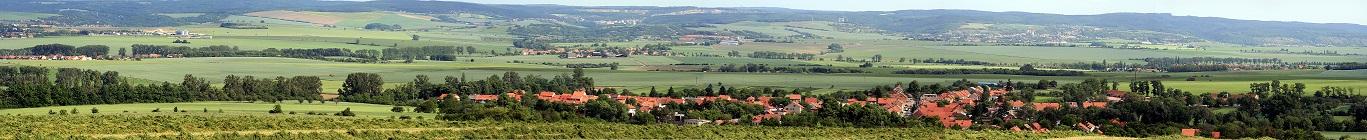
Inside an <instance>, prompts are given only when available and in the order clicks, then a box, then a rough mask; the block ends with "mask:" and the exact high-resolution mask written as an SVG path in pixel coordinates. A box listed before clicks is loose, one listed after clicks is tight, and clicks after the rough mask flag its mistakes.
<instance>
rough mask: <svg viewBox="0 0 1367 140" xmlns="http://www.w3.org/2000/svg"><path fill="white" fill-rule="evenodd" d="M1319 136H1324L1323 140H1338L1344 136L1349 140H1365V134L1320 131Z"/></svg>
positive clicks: (1366, 135) (1366, 137) (1366, 136)
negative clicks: (1326, 139)
mask: <svg viewBox="0 0 1367 140" xmlns="http://www.w3.org/2000/svg"><path fill="white" fill-rule="evenodd" d="M1320 135H1324V138H1328V139H1338V138H1341V137H1345V136H1346V137H1350V139H1367V132H1332V131H1320Z"/></svg>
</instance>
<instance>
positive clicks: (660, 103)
mask: <svg viewBox="0 0 1367 140" xmlns="http://www.w3.org/2000/svg"><path fill="white" fill-rule="evenodd" d="M505 94H507V96H508V98H510V99H512V100H522V97H523V95H524V94H530V93H526V92H525V91H521V90H518V91H513V92H511V93H505ZM448 95H450V94H442V95H440V96H439V97H438V98H439V99H445V98H446V97H447V96H448ZM603 96H608V99H614V100H616V101H618V102H622V103H627V100H628V99H632V100H635V101H636V103H635V104H628V112H627V113H628V114H632V115H635V114H636V113H637V112H647V111H652V110H656V109H660V108H664V107H666V104H671V103H673V104H687V103H693V104H702V103H705V102H735V103H746V104H754V105H760V106H764V108H765V110H764V114H760V115H757V116H754V117H751V118H749V119H750V120H749V121H750V122H752V123H759V122H761V121H764V120H769V119H780V118H782V117H783V115H787V114H792V113H801V112H802V111H804V110H812V109H818V108H821V107H823V106H824V105H823V103H822V101H821V99H817V98H815V97H803V96H802V95H800V94H789V95H785V96H783V97H770V96H757V97H747V98H744V99H740V98H732V97H731V96H729V95H718V96H698V97H684V98H670V97H645V96H630V95H611V94H610V95H603ZM460 98H461V97H459V96H457V97H456V99H460ZM465 98H471V100H473V101H476V102H481V103H485V102H491V101H497V100H499V99H498V95H492V94H476V95H470V96H468V97H465ZM536 98H537V99H541V100H544V101H550V102H560V103H569V104H583V103H586V102H588V101H591V100H594V99H599V96H595V95H589V94H588V93H587V92H585V91H584V90H577V91H574V92H573V93H569V94H557V93H555V92H548V91H542V92H539V93H536ZM776 98H784V99H788V100H789V101H792V102H790V103H788V104H787V105H785V106H773V105H771V104H770V102H771V101H772V100H773V99H776ZM863 104H877V105H879V106H882V107H884V108H886V109H887V110H888V111H889V112H894V113H898V114H904V115H905V114H907V113H908V112H911V110H910V107H912V106H911V105H912V104H913V100H912V98H910V97H908V96H907V95H906V94H904V93H903V92H902V90H901V88H900V86H899V87H898V88H896V89H895V90H893V91H892V93H891V94H890V95H889V97H886V98H874V97H869V98H865V99H848V100H846V101H845V102H844V103H841V104H840V105H863ZM675 114H676V115H675V116H678V117H682V116H683V114H678V113H677V112H676V113H675ZM740 122H742V120H741V119H732V120H701V119H685V120H683V123H685V124H728V123H732V124H733V123H740Z"/></svg>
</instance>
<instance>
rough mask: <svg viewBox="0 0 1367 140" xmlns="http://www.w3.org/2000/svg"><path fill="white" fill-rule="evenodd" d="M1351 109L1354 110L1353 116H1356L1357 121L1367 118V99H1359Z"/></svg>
mask: <svg viewBox="0 0 1367 140" xmlns="http://www.w3.org/2000/svg"><path fill="white" fill-rule="evenodd" d="M1349 110H1350V112H1353V118H1356V119H1357V121H1363V120H1367V101H1359V102H1358V103H1357V104H1354V105H1353V107H1352V108H1350V109H1349Z"/></svg>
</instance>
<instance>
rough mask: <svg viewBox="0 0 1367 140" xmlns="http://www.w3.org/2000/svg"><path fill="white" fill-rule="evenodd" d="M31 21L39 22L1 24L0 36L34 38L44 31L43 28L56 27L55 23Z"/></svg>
mask: <svg viewBox="0 0 1367 140" xmlns="http://www.w3.org/2000/svg"><path fill="white" fill-rule="evenodd" d="M31 22H33V23H37V24H30V23H28V22H25V23H10V24H3V25H0V38H34V37H38V36H39V35H40V34H41V33H42V32H43V31H42V29H47V28H52V27H55V26H53V25H47V24H43V23H41V22H40V21H31Z"/></svg>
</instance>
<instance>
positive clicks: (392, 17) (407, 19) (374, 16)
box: [246, 11, 466, 29]
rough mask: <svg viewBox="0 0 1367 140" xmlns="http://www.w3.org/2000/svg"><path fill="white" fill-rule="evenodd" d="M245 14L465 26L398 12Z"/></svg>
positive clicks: (354, 23)
mask: <svg viewBox="0 0 1367 140" xmlns="http://www.w3.org/2000/svg"><path fill="white" fill-rule="evenodd" d="M246 15H250V16H257V17H267V18H274V19H284V20H292V21H301V22H308V23H314V24H327V25H337V26H345V27H353V28H356V27H365V25H366V24H370V23H382V24H399V25H401V26H403V27H406V28H410V29H425V28H426V29H430V28H438V27H443V26H446V27H456V26H466V25H461V24H455V23H444V22H433V21H432V19H434V18H433V17H431V16H426V15H417V14H409V13H398V12H345V13H344V12H309V11H261V12H253V13H247V14H246Z"/></svg>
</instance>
